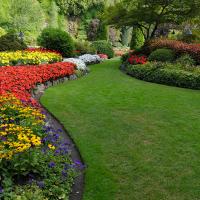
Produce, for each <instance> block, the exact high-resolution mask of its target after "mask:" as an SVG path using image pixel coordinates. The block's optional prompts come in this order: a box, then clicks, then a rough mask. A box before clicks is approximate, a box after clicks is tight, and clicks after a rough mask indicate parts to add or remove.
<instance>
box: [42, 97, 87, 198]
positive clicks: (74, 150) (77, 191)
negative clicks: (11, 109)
mask: <svg viewBox="0 0 200 200" xmlns="http://www.w3.org/2000/svg"><path fill="white" fill-rule="evenodd" d="M41 97H42V96H41ZM39 102H40V105H42V108H43V109H44V111H45V112H46V116H47V118H48V121H50V122H51V126H53V127H54V128H56V129H61V130H62V133H63V134H62V136H63V137H64V139H67V141H69V143H70V147H71V148H70V149H71V158H72V160H79V161H80V162H81V164H82V165H84V164H85V162H84V160H83V158H82V156H81V153H80V151H79V149H78V147H77V145H76V143H75V142H74V140H73V139H72V137H71V136H70V133H69V132H68V131H67V129H66V128H65V127H64V125H63V124H62V123H61V122H60V121H59V120H58V118H57V117H55V116H54V115H53V114H52V113H51V112H50V111H49V110H48V109H47V108H46V107H45V106H44V105H43V104H42V103H41V101H40V99H39ZM83 191H84V173H83V172H81V173H80V175H79V176H77V177H76V178H75V180H74V184H73V187H72V192H71V193H70V196H69V199H70V200H81V199H82V197H83Z"/></svg>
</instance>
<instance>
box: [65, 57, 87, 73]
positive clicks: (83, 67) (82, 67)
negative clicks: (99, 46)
mask: <svg viewBox="0 0 200 200" xmlns="http://www.w3.org/2000/svg"><path fill="white" fill-rule="evenodd" d="M63 62H70V63H73V64H75V65H76V69H78V70H86V68H87V66H86V64H85V62H83V60H81V59H78V58H65V59H64V60H63Z"/></svg>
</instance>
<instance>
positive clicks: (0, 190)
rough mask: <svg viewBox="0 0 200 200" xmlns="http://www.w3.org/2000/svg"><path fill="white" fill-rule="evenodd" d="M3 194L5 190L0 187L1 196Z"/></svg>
mask: <svg viewBox="0 0 200 200" xmlns="http://www.w3.org/2000/svg"><path fill="white" fill-rule="evenodd" d="M1 193H3V188H2V187H1V186H0V194H1Z"/></svg>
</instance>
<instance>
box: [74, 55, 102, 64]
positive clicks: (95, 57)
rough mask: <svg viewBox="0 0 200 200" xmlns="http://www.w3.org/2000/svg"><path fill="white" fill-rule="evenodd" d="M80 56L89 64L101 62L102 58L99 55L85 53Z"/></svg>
mask: <svg viewBox="0 0 200 200" xmlns="http://www.w3.org/2000/svg"><path fill="white" fill-rule="evenodd" d="M78 58H79V59H80V60H82V61H83V62H84V63H86V64H88V65H90V64H95V63H100V62H101V58H100V56H99V55H92V54H84V55H82V56H79V57H78Z"/></svg>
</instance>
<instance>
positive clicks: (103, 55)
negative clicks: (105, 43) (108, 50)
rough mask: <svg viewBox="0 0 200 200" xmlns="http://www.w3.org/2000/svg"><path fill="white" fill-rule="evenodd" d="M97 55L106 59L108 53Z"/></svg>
mask: <svg viewBox="0 0 200 200" xmlns="http://www.w3.org/2000/svg"><path fill="white" fill-rule="evenodd" d="M98 56H99V57H100V58H101V59H102V60H106V59H108V55H106V54H98Z"/></svg>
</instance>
